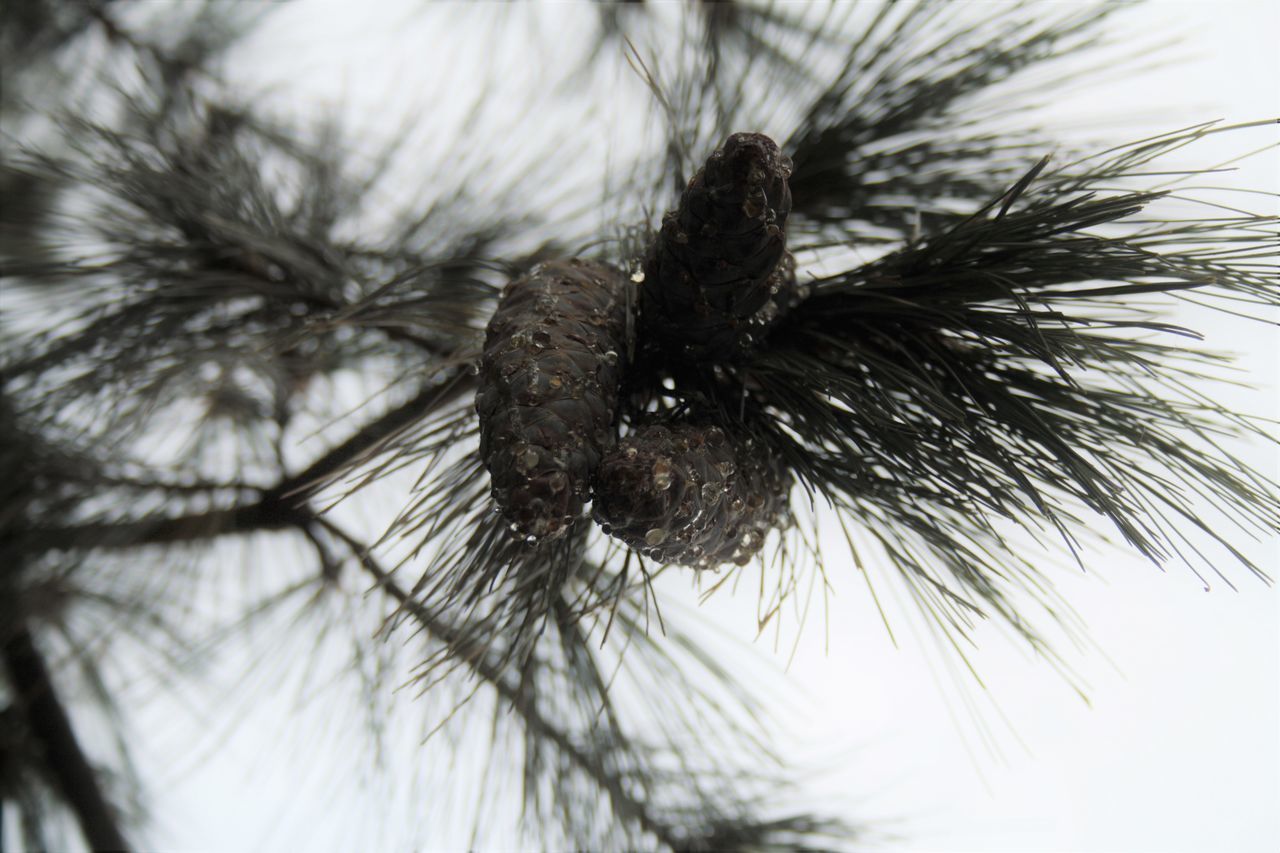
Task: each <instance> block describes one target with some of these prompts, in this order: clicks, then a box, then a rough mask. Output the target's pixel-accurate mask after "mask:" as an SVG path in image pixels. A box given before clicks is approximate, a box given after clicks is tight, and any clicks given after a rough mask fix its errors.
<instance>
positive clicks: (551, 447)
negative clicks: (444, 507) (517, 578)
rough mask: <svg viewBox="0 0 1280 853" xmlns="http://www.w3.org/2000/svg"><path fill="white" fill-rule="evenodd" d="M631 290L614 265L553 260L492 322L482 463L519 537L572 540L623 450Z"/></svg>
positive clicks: (525, 281) (518, 283)
mask: <svg viewBox="0 0 1280 853" xmlns="http://www.w3.org/2000/svg"><path fill="white" fill-rule="evenodd" d="M628 286H629V282H628V280H627V278H626V276H625V275H624V274H623V273H622V272H621V271H619V270H617V269H614V268H613V267H610V266H607V265H605V264H600V263H595V262H592V261H583V260H578V259H574V260H569V261H550V262H547V263H543V264H540V265H538V266H537V267H536V268H535V269H534V270H533V271H532V272H531V273H530V274H529V275H527V276H525V277H523V278H519V279H516V280H515V281H512V282H511V283H510V284H508V285H507V286H506V289H504V290H503V293H502V298H501V300H500V301H499V303H498V308H497V310H496V311H495V312H494V314H493V319H492V320H490V321H489V327H488V330H487V336H486V338H485V346H484V356H483V359H482V360H481V364H480V390H479V392H478V393H477V394H476V410H477V412H478V413H479V415H480V455H481V458H482V459H483V460H484V464H485V467H486V468H487V469H488V471H489V475H490V477H491V479H492V482H493V496H494V500H495V501H496V502H497V506H498V508H499V510H500V511H501V512H502V513H503V515H504V517H505V518H506V519H507V521H509V522H510V524H511V530H512V532H513V533H515V534H517V535H519V536H522V537H525V538H527V539H530V540H536V539H541V538H544V537H556V536H560V535H562V534H563V533H564V532H565V531H566V530H567V529H568V528H569V525H570V523H571V522H572V521H573V520H574V519H576V518H578V517H580V516H581V515H582V510H583V506H584V504H585V502H586V500H587V496H588V494H589V491H590V482H591V476H592V474H593V473H594V472H595V469H596V467H597V466H598V465H599V463H600V458H601V456H602V455H603V454H604V453H605V452H606V451H608V450H609V449H610V448H611V447H613V445H614V443H615V433H614V430H613V420H614V412H615V410H616V408H617V403H618V387H619V385H620V383H621V381H622V376H623V371H624V370H625V363H624V362H625V356H626V312H627V305H626V288H627V287H628Z"/></svg>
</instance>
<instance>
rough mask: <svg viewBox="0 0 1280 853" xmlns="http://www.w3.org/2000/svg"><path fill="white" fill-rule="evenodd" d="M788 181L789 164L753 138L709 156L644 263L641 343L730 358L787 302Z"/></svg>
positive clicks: (766, 141)
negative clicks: (643, 338) (643, 334)
mask: <svg viewBox="0 0 1280 853" xmlns="http://www.w3.org/2000/svg"><path fill="white" fill-rule="evenodd" d="M790 175H791V161H790V159H789V158H787V157H785V156H784V155H782V154H781V153H780V152H779V151H778V146H777V145H776V144H774V142H773V140H772V139H770V138H769V137H767V136H765V135H763V134H760V133H735V134H734V135H732V136H730V137H729V138H728V139H727V140H725V143H724V146H723V147H722V148H720V149H719V150H717V151H716V152H715V153H714V154H712V155H711V157H710V159H708V160H707V164H706V166H705V167H704V168H702V169H701V170H699V172H698V173H697V174H696V175H694V176H693V179H692V180H691V181H690V182H689V186H688V187H687V188H685V191H684V194H683V195H682V196H681V198H680V206H679V208H677V209H676V210H674V211H672V212H670V213H668V214H667V215H666V216H664V217H663V220H662V230H661V231H659V233H658V236H657V238H656V239H655V240H654V243H653V245H652V246H651V247H650V249H649V252H648V254H647V255H646V257H645V263H644V290H643V302H642V306H641V307H642V314H641V316H642V319H643V322H644V332H645V337H646V338H647V339H650V340H653V341H655V342H657V343H658V344H659V345H660V346H661V347H662V348H663V349H665V350H667V351H668V353H670V354H672V355H674V354H677V353H679V354H680V356H678V357H681V356H689V357H693V358H698V359H708V360H711V361H726V360H732V359H734V358H737V357H738V356H741V355H743V354H745V353H747V352H749V351H750V350H751V348H752V346H753V344H754V343H755V342H756V341H758V340H759V339H760V338H761V337H762V336H763V334H764V333H765V332H766V331H767V330H768V328H769V326H770V325H771V324H772V323H773V322H774V321H775V320H777V319H778V317H779V316H780V315H781V314H782V313H783V312H784V311H785V310H786V309H787V308H789V307H790V306H791V304H792V303H793V302H794V301H795V268H794V267H795V265H794V262H793V261H792V259H791V256H790V255H789V254H788V253H787V250H786V240H787V237H786V223H787V215H788V214H789V213H790V212H791V190H790V188H789V187H788V186H787V178H788V177H790Z"/></svg>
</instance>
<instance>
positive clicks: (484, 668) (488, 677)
mask: <svg viewBox="0 0 1280 853" xmlns="http://www.w3.org/2000/svg"><path fill="white" fill-rule="evenodd" d="M316 523H317V524H319V525H320V526H321V527H323V528H324V529H325V530H327V531H328V532H329V533H331V534H332V535H334V536H336V537H337V538H338V539H340V540H342V542H343V543H345V544H346V546H347V547H348V548H350V549H351V552H352V553H353V555H354V556H355V557H356V559H357V560H359V561H360V564H361V565H362V566H363V567H364V568H365V570H366V571H367V572H368V573H369V574H370V575H372V576H373V577H374V579H375V580H376V581H377V582H378V585H379V586H380V587H381V588H382V589H383V590H385V591H386V593H387V594H388V595H390V596H391V597H392V598H393V599H394V600H395V601H396V602H397V603H398V604H399V605H400V606H401V607H403V608H404V609H405V611H406V612H408V613H409V614H410V615H411V616H412V617H413V618H414V620H415V621H416V622H417V623H418V624H419V625H420V626H421V627H422V629H423V630H424V631H426V632H427V634H429V635H430V636H432V637H433V638H435V639H436V640H439V641H440V642H442V643H444V644H445V645H447V646H449V647H450V648H451V649H454V650H455V651H456V653H457V658H458V659H459V660H461V661H464V662H465V665H466V666H467V667H468V668H469V669H470V670H471V671H472V672H474V673H475V674H476V675H478V676H479V677H480V678H482V679H483V680H484V681H485V682H486V683H487V684H489V686H490V687H492V688H493V690H494V691H495V692H496V693H497V694H498V695H499V696H501V697H502V698H503V699H505V700H506V701H507V702H509V703H510V704H511V707H512V709H513V710H514V711H515V712H516V713H517V714H519V715H520V719H521V720H522V721H523V722H524V725H525V727H526V728H527V729H529V730H530V731H531V732H532V733H533V734H535V735H536V736H537V737H539V738H541V739H544V740H546V741H548V742H550V743H552V744H554V745H555V747H556V748H557V749H558V750H560V751H561V752H562V753H563V754H564V755H565V756H566V757H568V759H569V760H570V761H571V762H572V763H573V764H574V765H575V766H577V767H578V768H579V769H580V770H582V771H583V772H584V773H586V774H587V775H588V776H589V777H591V779H592V780H593V781H594V782H595V783H596V784H597V785H599V786H600V789H601V790H603V791H604V792H606V793H607V794H608V796H609V801H610V803H611V805H612V807H613V809H614V811H615V812H616V813H617V814H618V816H619V817H622V818H623V819H625V820H631V821H634V822H635V823H636V824H637V825H639V826H640V827H642V828H643V829H644V830H645V831H646V832H649V833H651V834H652V835H654V836H655V837H656V838H658V840H660V841H661V842H662V843H663V844H665V845H667V846H668V847H669V848H671V849H672V850H679V849H681V847H682V845H684V844H685V843H686V842H685V841H684V840H682V839H681V838H679V837H678V836H677V835H676V832H675V828H674V827H672V826H669V825H668V824H666V823H664V822H662V821H660V820H658V819H657V818H655V817H654V816H653V815H652V814H650V813H649V810H648V808H646V806H645V804H644V803H643V802H642V801H640V800H637V799H636V798H634V797H632V796H630V795H628V794H627V792H626V791H625V790H624V789H623V787H622V783H621V781H620V780H619V779H618V778H616V777H615V776H614V775H612V774H610V773H609V772H608V771H607V770H606V769H605V767H604V766H603V762H602V761H600V760H599V759H598V758H596V757H594V756H592V755H589V754H588V753H587V752H586V751H584V750H583V749H582V748H581V747H580V746H578V745H577V744H575V743H574V742H573V741H572V740H571V739H570V736H569V734H568V733H567V732H565V731H563V730H562V729H561V728H560V727H558V726H556V725H555V724H554V723H552V722H551V721H550V720H548V719H547V718H546V717H545V716H543V714H542V712H540V711H539V710H538V709H537V707H535V705H534V703H533V702H531V701H530V700H529V697H528V696H527V695H526V694H525V693H524V692H523V691H522V690H520V689H519V687H518V686H515V685H513V684H511V683H510V681H509V680H508V679H506V678H504V677H503V673H502V671H501V670H500V669H499V668H498V667H497V666H495V665H494V664H492V663H491V662H490V661H489V660H488V659H487V657H486V654H485V650H484V649H482V648H480V647H479V646H478V645H477V644H476V643H475V642H474V641H473V640H471V639H469V638H468V637H466V636H465V635H464V634H463V633H462V632H460V631H458V630H457V629H456V628H454V627H453V626H452V625H449V624H448V623H446V622H445V621H444V620H442V619H440V618H438V617H437V616H436V615H435V614H433V613H431V612H430V611H429V610H427V608H425V607H423V606H422V603H421V602H419V601H417V600H416V599H415V598H414V597H413V596H412V595H410V594H409V593H407V592H405V591H404V590H403V589H402V588H401V587H400V586H399V585H398V584H397V583H396V582H395V580H394V579H393V578H392V577H391V575H390V574H389V573H388V572H387V571H386V570H385V569H383V568H382V566H381V565H380V564H379V563H378V561H377V560H376V559H375V558H374V557H373V556H372V554H370V552H369V549H368V547H366V546H365V545H364V543H362V542H360V541H359V540H358V539H357V538H355V537H354V536H352V535H350V534H349V533H347V532H345V531H344V530H343V529H342V528H341V527H339V526H338V525H336V524H334V523H333V522H332V521H329V520H328V519H324V518H316Z"/></svg>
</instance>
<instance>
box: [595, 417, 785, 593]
mask: <svg viewBox="0 0 1280 853" xmlns="http://www.w3.org/2000/svg"><path fill="white" fill-rule="evenodd" d="M790 489H791V475H790V473H789V472H788V471H787V470H786V468H785V467H784V466H783V465H781V464H780V463H778V462H776V461H773V460H770V459H768V458H766V454H765V453H764V452H763V448H760V447H758V446H756V445H755V444H754V443H753V442H752V441H751V440H750V439H747V440H743V441H732V440H730V438H729V437H728V436H727V435H726V434H725V432H724V430H722V429H720V428H719V427H715V426H705V425H701V424H693V423H677V424H672V425H670V426H661V425H652V426H647V427H643V428H642V429H640V430H639V431H638V432H636V433H634V434H632V435H630V436H627V437H626V438H624V439H622V441H620V442H619V443H618V446H617V448H615V449H614V450H613V452H612V453H610V454H608V455H607V456H606V457H605V458H604V461H603V462H601V463H600V470H599V471H598V472H597V475H596V489H595V503H594V507H595V520H596V522H597V523H598V524H599V525H600V526H601V528H602V529H603V530H604V531H605V532H606V533H609V534H611V535H612V536H614V537H615V538H617V539H619V540H621V541H622V542H625V543H626V544H627V545H630V546H631V547H632V548H635V549H637V550H638V551H640V552H641V553H643V554H645V555H647V556H649V557H652V558H653V559H655V560H659V561H661V562H664V563H679V564H682V565H686V566H692V567H694V568H699V569H703V568H710V567H713V566H718V565H720V564H722V563H726V562H734V563H737V564H738V565H745V564H746V563H747V562H748V561H750V559H751V558H752V557H753V556H755V554H756V553H757V552H758V551H759V550H760V549H761V548H762V547H763V546H764V540H765V537H766V536H767V535H768V534H769V531H771V530H773V529H774V528H781V527H784V526H786V525H787V524H789V523H790V521H789V520H790V510H789V508H788V503H787V495H788V493H789V492H790Z"/></svg>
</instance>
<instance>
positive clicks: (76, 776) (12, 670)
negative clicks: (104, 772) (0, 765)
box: [3, 626, 129, 850]
mask: <svg viewBox="0 0 1280 853" xmlns="http://www.w3.org/2000/svg"><path fill="white" fill-rule="evenodd" d="M3 656H4V667H5V670H6V672H7V673H8V675H9V679H10V684H11V687H12V690H13V700H14V705H15V707H16V708H18V710H19V712H20V713H22V715H23V716H24V717H25V719H26V728H27V730H28V731H29V732H30V733H31V734H32V736H33V737H34V738H35V740H36V741H38V742H39V744H40V749H41V751H42V752H43V758H44V764H45V766H46V769H47V770H48V772H49V775H50V776H51V777H52V778H53V779H54V780H55V781H56V783H57V785H58V788H59V789H60V791H61V793H62V796H63V797H64V798H65V800H66V803H67V805H68V806H69V807H70V808H71V810H72V811H73V812H74V813H75V816H76V820H77V821H78V822H79V823H80V830H81V832H83V833H84V840H85V843H86V844H88V845H89V847H90V848H91V849H93V850H128V849H129V845H128V843H127V842H126V841H125V839H124V835H123V834H122V833H121V831H120V827H119V826H118V825H117V815H116V813H115V810H114V809H113V808H112V807H111V804H110V803H108V802H107V799H106V796H105V795H104V794H103V792H102V788H101V786H100V785H99V784H98V776H97V772H96V771H95V770H94V768H93V766H92V765H91V764H90V763H89V759H88V757H87V756H86V755H85V754H84V751H83V750H82V749H81V748H80V743H79V741H78V740H76V734H75V731H74V730H73V729H72V727H71V720H70V719H69V718H68V716H67V712H66V709H65V708H63V705H62V702H61V700H59V698H58V694H57V692H56V691H55V689H54V684H53V680H52V678H51V677H50V675H49V669H48V667H47V666H45V663H44V659H43V658H42V657H41V656H40V651H39V650H38V649H37V648H36V645H35V640H34V639H33V638H32V636H31V632H30V631H29V630H28V629H27V628H26V627H25V626H22V627H20V628H18V629H17V630H15V631H14V632H13V634H12V636H10V637H8V638H7V639H6V640H5V642H4V648H3Z"/></svg>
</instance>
